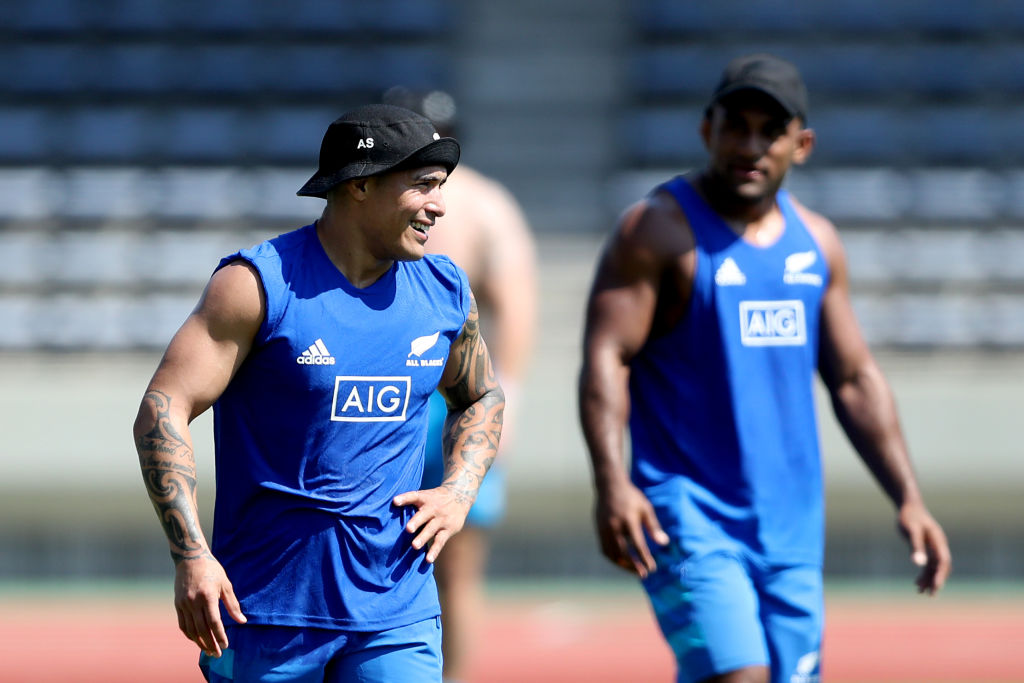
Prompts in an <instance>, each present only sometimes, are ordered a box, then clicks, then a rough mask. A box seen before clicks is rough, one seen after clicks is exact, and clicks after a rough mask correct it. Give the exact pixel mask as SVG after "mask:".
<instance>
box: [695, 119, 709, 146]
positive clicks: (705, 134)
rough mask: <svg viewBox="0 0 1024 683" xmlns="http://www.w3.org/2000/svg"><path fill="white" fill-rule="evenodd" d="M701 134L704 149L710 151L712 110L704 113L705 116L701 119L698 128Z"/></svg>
mask: <svg viewBox="0 0 1024 683" xmlns="http://www.w3.org/2000/svg"><path fill="white" fill-rule="evenodd" d="M697 130H698V132H699V133H700V139H701V140H703V141H704V148H705V149H709V147H708V141H710V140H711V111H710V109H709V110H708V111H706V112H704V116H703V117H701V120H700V126H699V127H698V129H697Z"/></svg>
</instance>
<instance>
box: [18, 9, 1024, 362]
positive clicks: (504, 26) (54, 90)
mask: <svg viewBox="0 0 1024 683" xmlns="http://www.w3.org/2000/svg"><path fill="white" fill-rule="evenodd" d="M584 4H585V3H582V2H576V3H570V2H565V3H555V4H552V3H544V2H539V1H538V2H535V3H530V5H529V8H530V11H532V12H539V11H540V10H538V8H539V7H541V6H543V7H545V8H546V9H544V11H545V12H547V13H548V14H547V16H549V18H550V19H551V22H550V24H543V23H534V24H531V25H529V26H525V25H523V24H522V23H518V24H517V23H515V21H514V19H515V18H516V17H518V16H519V15H521V14H523V12H519V13H518V14H517V13H516V12H514V11H513V10H512V9H511V8H508V9H501V8H493V7H492V8H490V9H486V8H485V9H479V8H478V9H476V10H475V12H476V13H475V14H474V15H473V16H474V17H476V19H477V20H480V21H484V22H487V23H486V26H485V27H490V28H488V29H487V30H488V31H489V33H488V35H494V36H499V37H500V40H498V41H497V44H495V45H493V46H492V45H490V44H488V45H484V46H483V47H481V46H477V48H476V51H475V52H473V55H474V58H473V59H467V58H466V56H465V50H466V47H465V44H466V43H467V35H468V33H466V32H473V31H478V30H479V29H480V27H479V26H477V27H475V28H474V27H472V26H466V25H464V24H463V23H462V22H461V21H460V19H462V15H464V14H466V13H467V12H468V10H467V8H466V7H465V6H462V5H460V4H459V3H456V2H454V0H375V1H374V2H363V1H361V0H266V1H264V2H259V3H252V2H248V1H247V0H219V1H218V2H215V3H208V2H202V3H201V2H200V1H199V0H174V1H171V0H164V1H154V2H142V1H140V0H14V1H12V2H7V3H3V4H2V6H0V93H2V94H3V97H2V98H0V131H3V134H2V135H0V252H2V253H4V254H5V255H8V254H9V255H12V256H11V258H10V259H8V260H9V261H11V262H12V264H13V265H11V266H10V267H9V268H8V269H7V270H6V271H5V272H3V273H0V314H2V313H3V312H7V313H9V314H10V316H11V320H13V321H15V323H16V324H14V325H8V326H7V327H6V328H5V329H4V330H2V331H0V349H10V348H38V347H39V346H40V345H49V346H53V347H59V348H70V349H73V348H100V349H113V348H125V347H133V346H141V347H143V348H150V347H151V346H159V345H160V344H161V343H163V342H165V341H166V339H167V337H168V336H169V330H172V329H173V326H174V325H176V324H177V322H178V321H179V319H180V317H181V315H182V311H184V310H187V305H188V304H187V302H188V301H189V300H190V299H191V298H193V297H194V295H195V294H196V293H197V292H198V290H199V288H200V287H201V285H202V281H203V280H204V279H205V278H206V276H207V275H208V273H207V272H206V269H205V268H204V269H202V270H196V269H195V267H194V265H195V264H196V263H197V262H202V263H206V264H208V263H210V262H211V259H215V258H216V257H217V256H219V255H220V254H221V253H223V249H224V248H225V247H226V246H227V245H234V246H236V247H237V246H241V245H242V244H245V243H248V240H249V238H250V237H253V236H254V235H253V233H250V232H249V230H250V229H256V228H268V227H270V228H279V227H280V226H281V225H285V226H290V225H294V224H296V221H299V220H303V219H306V218H310V217H311V216H313V215H315V213H316V211H318V206H317V205H315V202H314V203H311V202H312V200H308V199H302V198H297V197H295V196H294V191H295V189H296V188H297V187H298V186H299V185H300V184H301V183H302V181H303V180H304V179H305V177H306V176H307V175H308V173H309V171H310V168H311V167H312V165H313V164H314V163H315V155H316V150H317V148H318V145H319V140H320V135H321V133H322V130H323V128H324V126H325V125H326V124H327V123H328V122H329V121H330V120H331V119H332V118H333V117H334V116H336V115H337V113H338V112H339V111H341V110H343V109H344V108H346V107H347V106H350V105H351V104H354V103H360V102H364V101H367V100H368V99H372V98H376V97H378V96H379V95H380V93H381V92H382V91H383V90H384V89H386V88H387V87H390V86H392V85H394V84H404V85H407V86H410V87H432V86H440V87H447V88H449V89H453V90H454V89H455V86H456V85H458V87H460V88H462V89H463V90H472V91H474V92H475V93H477V95H478V97H479V98H480V100H481V101H484V102H485V106H483V107H482V108H479V109H478V110H477V112H478V113H479V114H482V118H483V119H486V120H487V121H488V122H490V120H491V118H492V117H494V116H496V115H498V114H500V115H501V116H503V117H504V118H503V119H502V121H503V128H502V130H504V131H506V134H507V135H506V136H507V137H508V138H509V140H495V139H493V138H492V139H488V140H484V141H483V142H482V144H480V145H478V146H476V147H474V155H475V156H476V157H477V158H480V157H486V156H487V155H489V154H490V155H493V156H495V157H497V156H499V155H500V156H501V157H502V159H504V160H505V161H506V162H507V164H508V168H510V169H513V172H514V173H517V174H520V175H522V174H523V173H524V171H522V169H537V168H538V159H537V149H538V148H540V149H543V150H544V152H543V153H544V154H546V155H547V156H548V157H549V158H556V157H557V158H558V159H571V160H573V162H574V163H576V164H577V167H580V168H584V167H585V168H588V169H593V172H594V173H596V174H600V173H602V172H603V173H605V174H606V177H607V183H606V184H607V188H605V187H593V186H592V185H593V183H591V182H590V181H589V180H588V179H587V178H586V177H585V176H584V175H583V174H582V173H571V172H570V173H567V172H565V170H548V169H546V168H545V167H546V166H547V164H540V166H541V168H539V169H538V170H537V173H536V178H535V179H532V180H534V182H535V184H536V185H537V186H536V187H533V186H530V185H529V184H528V183H524V185H526V190H527V191H526V192H523V193H522V196H523V198H524V199H525V200H526V202H527V204H529V210H530V211H531V212H537V213H543V212H544V211H546V210H548V211H549V212H550V213H549V214H547V215H551V216H555V217H558V218H556V219H554V220H551V221H548V222H547V223H543V222H541V223H538V226H537V227H538V228H539V229H541V230H542V231H543V230H547V229H554V228H557V227H558V226H559V225H562V224H564V222H565V221H562V219H561V217H564V216H573V215H576V214H581V213H582V212H581V211H579V207H576V206H572V205H571V202H567V201H566V197H571V198H573V200H574V201H576V202H579V203H581V204H582V203H585V204H587V205H588V206H590V205H598V204H600V203H601V202H605V203H607V213H608V214H609V216H610V217H609V219H608V221H607V222H606V223H604V224H603V225H600V226H598V227H594V228H592V229H594V230H597V229H598V228H599V227H600V228H601V229H603V228H604V227H605V226H606V225H608V224H610V222H611V220H612V218H611V216H614V215H615V213H616V212H617V211H618V210H621V208H622V207H623V206H624V205H625V203H627V202H629V201H632V200H633V199H635V198H636V197H637V196H638V195H639V193H640V192H642V191H645V190H646V189H647V188H649V187H650V186H651V183H653V182H655V181H656V180H658V179H661V178H664V177H666V176H667V175H670V174H672V173H675V172H679V171H681V170H685V169H687V168H692V167H694V166H696V165H698V164H700V163H702V160H703V158H704V150H703V148H702V145H701V142H700V140H699V139H698V137H697V136H696V135H695V130H696V128H697V126H698V125H699V123H700V119H701V116H702V113H703V107H704V106H705V103H706V99H707V96H708V94H709V93H710V91H711V89H712V88H713V87H714V83H715V79H716V77H717V74H718V72H719V70H720V68H721V66H722V65H723V64H724V63H725V61H727V60H728V59H729V58H730V57H732V56H734V55H736V54H738V53H740V52H749V51H754V50H769V51H772V52H776V53H778V54H780V55H783V56H785V57H787V58H789V59H792V60H793V61H795V62H796V63H797V64H798V65H799V66H800V67H801V69H802V71H803V73H804V75H805V78H806V80H807V83H808V86H809V88H810V91H811V113H810V123H811V125H812V126H813V127H814V128H815V130H816V131H817V133H818V146H817V149H816V151H815V154H814V156H813V158H812V163H811V164H809V165H808V166H807V167H806V168H801V169H798V170H796V171H794V173H793V174H792V177H791V179H790V181H789V182H790V186H791V187H792V188H793V189H794V190H795V191H796V192H797V193H798V194H799V195H800V196H801V197H802V198H803V199H804V200H805V202H806V203H808V204H809V205H810V206H812V208H815V209H818V210H821V211H822V212H824V213H826V214H827V215H829V216H830V217H832V218H833V219H834V220H836V222H837V223H838V224H839V225H840V227H841V229H842V230H843V231H844V234H845V235H846V239H847V240H848V241H849V243H850V245H851V246H850V253H851V261H852V266H851V268H852V273H853V277H854V282H855V284H856V285H857V286H858V287H862V288H863V289H860V290H858V292H857V293H858V296H859V297H860V299H859V301H860V302H861V303H860V304H859V305H861V306H863V307H864V309H865V311H866V312H865V318H866V320H867V322H866V323H865V328H866V330H867V332H868V334H869V336H870V337H871V339H872V341H874V342H876V343H881V344H892V345H895V346H899V345H918V344H920V345H929V344H930V345H934V346H970V345H972V344H981V345H988V344H998V345H1008V346H1024V331H1022V330H1021V329H1020V325H1014V324H1010V322H1008V320H1009V319H1010V318H1012V315H1010V313H1012V314H1013V315H1016V308H1014V307H1015V306H1016V305H1017V304H1015V303H1014V301H1015V300H1014V299H1013V296H1012V295H1013V294H1014V293H1015V292H1017V291H1020V290H1022V289H1024V274H1022V273H1021V272H1020V269H1019V267H1015V266H1014V265H1013V264H1015V263H1021V262H1024V244H1022V241H1021V239H1020V237H1019V235H1020V234H1021V233H1019V232H1018V230H1019V227H1018V225H1019V222H1020V220H1021V219H1022V218H1024V199H1022V197H1024V171H1022V170H1021V167H1022V164H1021V159H1022V158H1024V135H1021V134H1020V128H1021V121H1024V97H1022V96H1021V95H1020V93H1022V92H1024V41H1022V40H1021V38H1022V36H1024V4H1022V3H1014V2H1005V1H1002V0H975V1H974V2H959V3H946V4H944V5H942V7H941V10H939V9H937V8H936V6H935V4H934V3H931V2H927V1H926V0H901V1H900V2H891V0H833V1H832V2H827V3H824V2H820V1H819V0H755V1H754V2H750V1H744V2H741V1H740V0H721V1H719V2H714V3H705V2H701V3H696V2H678V1H677V0H636V1H635V2H628V3H625V2H624V3H621V4H620V5H618V6H617V7H618V10H617V11H618V14H614V15H613V13H612V11H611V10H613V9H615V8H616V4H615V3H613V2H603V3H597V4H591V5H588V13H585V14H580V13H579V11H578V10H579V8H580V7H581V6H583V5H584ZM503 12H504V14H503ZM602 13H603V14H604V15H606V16H604V15H601V14H602ZM513 15H514V16H513ZM569 20H571V21H572V22H576V23H580V24H581V25H582V22H586V21H593V22H605V23H604V24H603V25H605V26H612V25H614V26H617V27H618V31H619V33H618V34H616V35H621V36H622V42H621V43H617V44H615V45H613V46H611V47H609V46H608V45H606V44H604V43H603V42H602V41H601V40H595V41H594V44H593V45H588V46H587V47H586V49H587V50H590V52H586V51H580V50H579V49H577V50H576V51H575V52H572V53H569V52H567V51H566V50H565V49H564V46H565V44H566V42H567V40H566V38H567V36H561V35H560V32H561V31H562V29H561V28H560V27H562V26H564V25H565V24H564V22H565V21H569ZM460 30H461V31H463V33H461V34H459V33H458V31H460ZM595 35H603V34H601V33H600V32H598V33H596V34H595ZM460 36H461V39H460V38H459V37H460ZM529 40H535V41H537V48H534V47H531V46H530V45H529V44H527V45H525V46H524V52H525V54H524V55H523V56H520V58H519V61H516V60H514V59H510V58H509V46H510V45H512V44H516V43H518V42H520V41H524V42H527V43H528V41H529ZM484 48H486V49H484ZM610 50H615V51H617V52H616V56H617V63H618V65H619V69H620V70H621V72H617V71H615V70H614V69H612V70H609V72H607V73H605V72H599V71H595V72H594V75H593V78H591V79H589V80H588V79H575V78H573V77H572V74H577V73H581V72H582V71H586V69H585V68H581V64H582V65H584V66H585V64H586V62H587V61H588V60H590V59H592V61H593V62H594V63H595V64H597V63H603V64H607V63H608V61H607V54H608V52H609V51H610ZM599 57H600V58H601V59H604V60H605V61H604V62H598V58H599ZM524 66H525V67H528V68H527V69H526V70H527V71H528V72H529V73H530V74H531V77H530V78H528V79H527V78H524V77H523V76H521V74H520V71H521V70H522V69H523V68H524ZM592 71H593V69H592ZM561 96H567V97H568V99H569V101H570V104H569V105H567V108H569V109H570V110H571V111H569V113H567V114H566V115H565V117H566V118H562V119H559V118H552V117H553V115H554V112H553V111H552V110H551V109H550V108H549V106H548V104H549V103H550V102H552V101H555V100H557V99H558V98H559V97H561ZM594 101H599V102H602V103H603V105H602V106H604V107H605V109H607V110H610V111H613V112H617V114H615V117H616V121H617V124H616V125H614V126H612V128H613V130H612V135H611V137H612V139H604V138H602V137H601V136H602V135H606V134H607V133H606V131H605V129H604V128H603V127H602V125H600V124H596V123H594V122H593V121H592V120H591V119H588V118H587V117H586V115H585V114H586V109H587V108H589V107H591V106H592V103H593V102H594ZM564 120H572V121H574V123H573V125H571V126H564V125H561V126H560V125H557V122H559V121H564ZM552 121H554V122H555V124H554V125H552V124H551V123H550V122H552ZM475 123H476V125H477V126H482V125H483V124H482V123H480V122H479V120H477V121H476V122H475ZM527 138H529V139H531V140H532V141H533V142H534V143H535V144H534V145H524V144H519V142H520V141H521V140H526V139H527ZM606 149H610V150H612V151H611V152H605V151H604V150H606ZM609 158H610V159H612V160H613V161H614V163H615V164H618V166H616V167H614V168H613V167H610V166H609V162H608V161H607V160H608V159H609ZM567 168H570V170H571V168H573V167H567ZM532 173H533V171H531V174H532ZM545 173H546V174H547V175H545ZM541 183H544V184H543V186H541ZM542 204H543V206H540V205H542ZM587 225H588V226H589V225H590V223H587ZM587 229H591V228H587ZM143 234H145V235H146V239H142V238H141V237H140V236H141V235H143ZM208 237H209V239H207V238H208ZM154 244H158V245H159V251H157V252H154V251H153V249H154V247H153V246H152V245H154ZM951 249H953V250H955V251H956V253H957V255H958V259H957V261H956V263H953V264H951V263H950V261H949V259H948V258H943V255H944V254H946V253H947V251H948V250H951ZM153 253H159V254H160V259H155V257H154V256H153ZM72 255H74V256H75V258H74V259H72ZM65 259H71V260H73V261H74V263H73V264H70V265H69V266H68V267H64V268H58V267H55V265H54V264H57V263H61V262H62V260H65ZM97 264H107V265H104V266H100V265H97ZM172 274H173V276H172ZM949 283H959V284H964V285H965V286H966V287H967V289H968V290H969V292H968V293H969V295H970V297H971V298H968V299H966V300H965V301H967V302H973V303H970V305H968V303H963V304H962V305H961V304H959V303H955V302H954V303H950V307H949V309H948V310H946V309H944V308H942V306H943V305H944V304H943V302H945V301H950V302H953V301H954V300H953V299H951V298H950V297H949V296H948V292H946V291H945V287H946V285H947V284H949ZM168 286H170V287H172V290H173V291H172V293H171V294H169V295H166V294H164V293H162V292H161V291H160V290H161V289H162V288H165V287H168ZM153 297H158V298H159V297H163V298H159V301H160V302H162V303H160V304H159V305H160V306H163V307H164V309H168V310H173V311H174V313H173V314H167V315H165V316H164V318H162V319H163V320H165V321H166V326H165V327H162V328H161V327H154V326H153V325H141V327H140V328H139V329H136V328H135V327H133V326H134V325H137V324H139V323H138V320H139V317H138V314H137V311H138V310H139V307H140V305H141V304H140V302H148V303H152V302H153V301H154V298H153ZM168 297H169V298H168ZM906 297H917V298H910V299H907V298H906ZM921 297H925V299H921ZM929 297H930V298H929ZM907 302H910V303H907ZM922 302H923V303H922ZM929 302H931V303H929ZM913 303H922V308H921V310H929V311H930V310H932V309H931V308H930V307H931V306H933V305H934V306H936V307H938V308H939V309H941V310H942V311H943V312H942V313H941V315H944V316H947V317H948V318H949V324H948V325H946V326H945V327H943V329H942V330H941V331H940V332H939V333H937V334H934V333H933V334H932V335H931V336H929V337H925V336H924V335H923V333H920V330H924V329H925V327H926V326H925V325H924V324H923V323H921V324H918V323H917V322H914V321H915V320H916V319H917V318H916V317H915V316H916V315H917V314H916V313H913V312H912V311H913V310H915V308H914V306H913V305H911V304H913ZM154 305H155V304H154ZM972 307H973V308H972ZM70 309H74V310H75V311H76V312H75V313H74V314H73V315H72V314H70V313H68V310H70ZM164 309H160V310H164ZM86 311H92V313H90V314H87V313H84V312H86ZM1008 311H1009V312H1010V313H1007V312H1008ZM929 315H930V314H929ZM986 315H987V316H988V317H986ZM53 316H56V317H57V318H58V319H65V320H70V321H78V322H77V323H76V324H80V325H83V326H84V327H82V328H76V331H74V332H73V333H72V332H65V333H54V332H53V331H52V330H50V328H49V323H46V322H45V321H46V320H48V319H50V318H51V317H53ZM69 316H70V317H69ZM19 321H20V323H23V325H21V324H20V323H19ZM985 321H990V322H985ZM992 321H994V322H992ZM112 330H119V332H118V333H116V334H115V333H113V332H112Z"/></svg>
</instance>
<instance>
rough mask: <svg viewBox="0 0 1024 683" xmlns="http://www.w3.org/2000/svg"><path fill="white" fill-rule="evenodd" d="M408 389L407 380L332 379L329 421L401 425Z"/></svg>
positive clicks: (373, 378)
mask: <svg viewBox="0 0 1024 683" xmlns="http://www.w3.org/2000/svg"><path fill="white" fill-rule="evenodd" d="M411 386H412V379H411V378H410V377H342V376H338V377H335V378H334V403H333V405H332V406H331V421H332V422H402V421H403V420H405V411H406V410H407V409H408V407H409V391H410V388H411Z"/></svg>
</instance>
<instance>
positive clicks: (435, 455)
mask: <svg viewBox="0 0 1024 683" xmlns="http://www.w3.org/2000/svg"><path fill="white" fill-rule="evenodd" d="M447 415H448V407H447V405H445V402H444V397H443V396H441V394H439V393H438V392H436V391H435V392H434V393H433V394H432V395H431V396H430V424H429V427H428V429H427V450H426V458H425V461H424V464H423V482H422V484H421V485H420V486H421V487H422V488H425V489H432V488H436V487H438V486H440V485H441V482H442V481H443V480H444V455H443V453H442V448H441V434H442V433H443V432H444V419H445V417H447ZM504 516H505V476H504V473H503V472H502V471H501V469H500V468H499V467H498V466H497V464H495V465H493V466H491V469H489V470H488V471H487V476H486V477H484V480H483V482H482V483H481V484H480V491H479V492H478V493H477V496H476V501H475V502H474V503H473V507H472V508H470V510H469V515H468V516H467V517H466V524H468V525H470V526H476V527H484V528H489V527H493V526H494V525H496V524H497V523H498V522H500V521H501V519H502V517H504Z"/></svg>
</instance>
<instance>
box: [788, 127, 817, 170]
mask: <svg viewBox="0 0 1024 683" xmlns="http://www.w3.org/2000/svg"><path fill="white" fill-rule="evenodd" d="M816 140H817V136H816V135H815V134H814V129H812V128H801V129H800V133H799V134H798V137H797V141H796V151H795V152H793V163H794V164H802V163H804V162H805V161H807V159H808V157H810V156H811V152H812V151H814V143H815V141H816Z"/></svg>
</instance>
